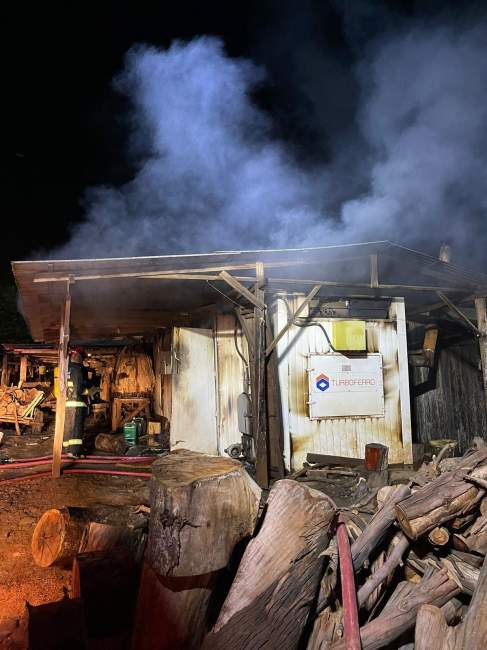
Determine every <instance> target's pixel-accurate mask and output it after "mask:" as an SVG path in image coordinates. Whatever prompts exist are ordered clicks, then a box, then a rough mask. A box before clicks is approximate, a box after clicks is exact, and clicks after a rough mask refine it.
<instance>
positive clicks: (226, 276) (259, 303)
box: [219, 271, 265, 309]
mask: <svg viewBox="0 0 487 650" xmlns="http://www.w3.org/2000/svg"><path fill="white" fill-rule="evenodd" d="M219 279H220V280H223V281H224V282H226V283H227V284H228V285H229V286H230V287H232V289H235V291H238V293H239V294H240V295H242V296H243V297H244V298H245V299H246V300H248V301H249V302H250V303H252V305H254V307H257V309H265V303H264V300H263V298H262V297H261V295H260V294H261V293H262V295H263V292H261V291H260V290H258V292H256V295H254V294H253V293H252V292H251V291H249V290H248V289H247V288H246V287H244V286H243V284H241V283H240V282H239V281H238V280H237V279H236V278H234V277H233V276H232V275H230V273H227V272H226V271H222V272H221V273H220V275H219Z"/></svg>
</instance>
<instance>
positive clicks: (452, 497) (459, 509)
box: [396, 472, 480, 539]
mask: <svg viewBox="0 0 487 650" xmlns="http://www.w3.org/2000/svg"><path fill="white" fill-rule="evenodd" d="M479 492H480V491H479V488H477V487H475V486H474V485H472V484H470V483H467V482H466V481H464V480H463V478H461V477H460V476H458V474H457V473H454V472H447V473H445V474H441V475H440V476H439V477H438V478H437V479H435V480H434V481H432V482H431V483H428V484H427V485H425V486H424V487H422V488H420V489H419V490H417V491H416V492H414V494H412V495H411V496H410V497H408V498H407V499H405V500H404V501H401V502H400V503H398V504H397V505H396V516H397V521H398V522H399V524H400V526H401V528H402V529H403V531H404V532H405V533H406V535H407V536H408V537H409V538H411V539H417V538H418V537H420V536H421V535H423V534H424V533H427V532H429V531H430V530H432V529H433V528H435V527H436V526H439V525H440V524H443V523H445V522H446V521H449V520H450V519H454V518H455V517H456V516H457V515H461V514H465V513H466V512H468V511H469V510H470V509H471V508H473V507H474V505H475V504H476V502H477V498H478V496H479Z"/></svg>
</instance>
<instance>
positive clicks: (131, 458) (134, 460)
mask: <svg viewBox="0 0 487 650" xmlns="http://www.w3.org/2000/svg"><path fill="white" fill-rule="evenodd" d="M61 458H71V456H69V455H68V454H62V455H61ZM83 458H86V459H88V458H93V459H98V460H109V461H114V460H123V461H124V462H130V463H140V462H144V461H147V460H150V461H153V460H156V458H158V456H99V455H97V454H86V455H85V456H84V457H83ZM37 460H52V454H49V455H47V456H30V457H29V458H16V459H15V461H14V462H15V463H27V464H29V463H31V462H32V461H37ZM5 464H6V465H10V463H5ZM1 466H2V465H1V464H0V467H1Z"/></svg>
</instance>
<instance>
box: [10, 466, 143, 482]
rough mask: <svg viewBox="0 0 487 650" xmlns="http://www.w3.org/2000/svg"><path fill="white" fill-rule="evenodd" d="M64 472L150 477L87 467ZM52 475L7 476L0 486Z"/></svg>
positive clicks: (135, 473)
mask: <svg viewBox="0 0 487 650" xmlns="http://www.w3.org/2000/svg"><path fill="white" fill-rule="evenodd" d="M64 474H109V475H111V476H135V477H137V478H150V477H151V476H152V473H151V472H128V471H123V470H114V469H88V468H84V469H82V468H79V469H78V468H72V469H65V470H63V475H64ZM46 477H52V474H51V472H38V473H37V474H26V475H25V476H16V477H15V478H7V479H3V480H0V486H2V485H5V484H6V483H13V482H14V481H28V480H31V479H36V478H46Z"/></svg>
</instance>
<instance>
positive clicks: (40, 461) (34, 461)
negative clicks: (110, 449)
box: [0, 454, 156, 472]
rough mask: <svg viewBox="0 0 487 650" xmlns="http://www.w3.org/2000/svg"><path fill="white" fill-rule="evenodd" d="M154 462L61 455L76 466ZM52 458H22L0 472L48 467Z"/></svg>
mask: <svg viewBox="0 0 487 650" xmlns="http://www.w3.org/2000/svg"><path fill="white" fill-rule="evenodd" d="M155 460H156V456H86V457H85V458H72V457H71V456H67V455H65V454H63V456H62V457H61V461H62V462H72V463H76V464H83V463H85V464H86V463H89V464H93V465H103V464H106V463H112V464H117V465H119V464H123V465H127V464H133V465H150V464H152V463H153V462H154V461H155ZM51 463H52V456H38V457H36V458H23V459H19V460H16V461H15V462H13V463H2V464H0V472H1V471H2V470H3V469H6V470H8V469H23V468H25V467H36V466H37V465H50V464H51Z"/></svg>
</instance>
